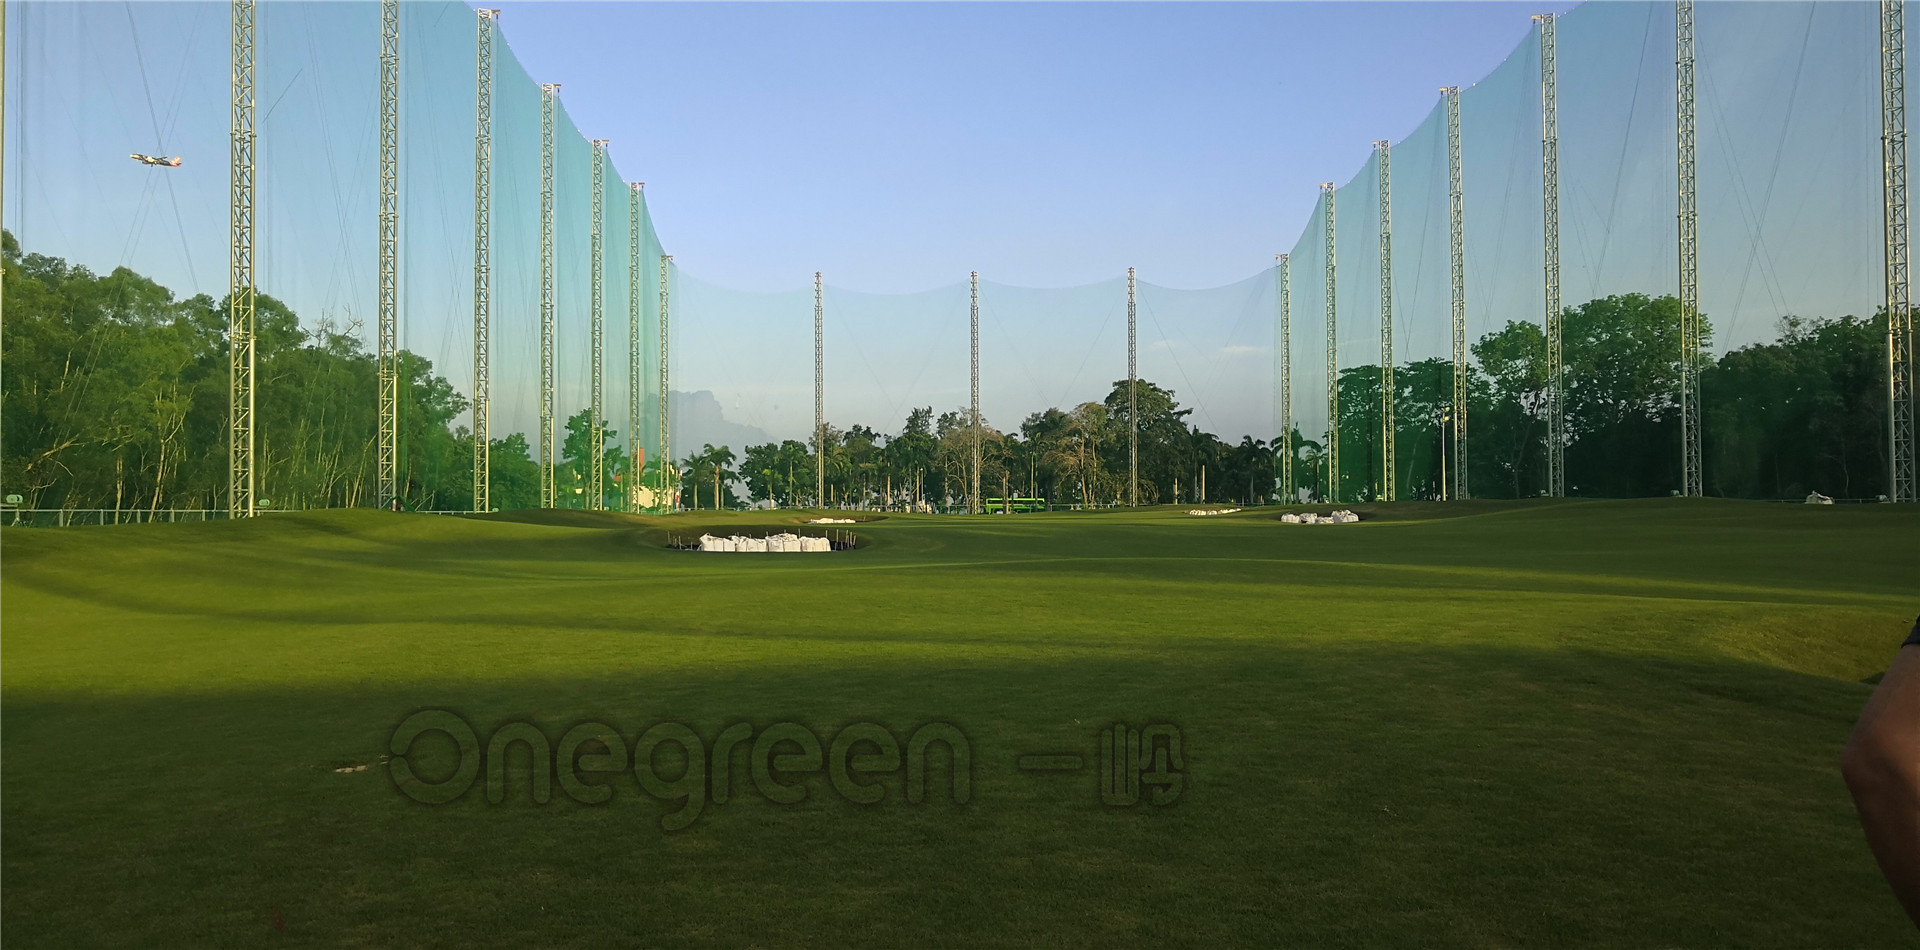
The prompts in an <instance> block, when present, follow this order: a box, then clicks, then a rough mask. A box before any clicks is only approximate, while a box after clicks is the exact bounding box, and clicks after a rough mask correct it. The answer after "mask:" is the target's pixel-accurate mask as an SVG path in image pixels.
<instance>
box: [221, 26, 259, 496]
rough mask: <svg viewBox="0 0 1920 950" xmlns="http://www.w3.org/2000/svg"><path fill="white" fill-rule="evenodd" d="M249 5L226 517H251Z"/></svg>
mask: <svg viewBox="0 0 1920 950" xmlns="http://www.w3.org/2000/svg"><path fill="white" fill-rule="evenodd" d="M253 36H254V6H253V0H234V3H233V77H232V78H233V102H232V107H233V127H232V136H233V138H232V142H231V144H230V149H231V151H230V154H229V159H230V162H231V175H230V186H231V187H230V191H229V195H228V201H229V213H230V218H229V222H228V223H229V228H230V231H229V242H230V243H229V256H228V267H227V370H228V374H227V410H228V411H227V420H228V430H227V516H228V517H230V518H251V517H253V497H254V472H253V403H254V378H253V327H254V324H253V289H254V282H253V178H254V151H253V146H254V99H253V79H254V58H253Z"/></svg>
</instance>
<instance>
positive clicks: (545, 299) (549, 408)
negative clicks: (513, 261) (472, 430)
mask: <svg viewBox="0 0 1920 950" xmlns="http://www.w3.org/2000/svg"><path fill="white" fill-rule="evenodd" d="M559 92H560V84H559V83H557V82H548V83H541V84H540V507H542V508H553V507H556V505H557V503H558V497H557V492H556V491H555V488H554V483H553V466H554V452H553V112H554V107H555V105H556V104H557V102H556V96H557V95H558V94H559Z"/></svg>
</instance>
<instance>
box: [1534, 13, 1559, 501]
mask: <svg viewBox="0 0 1920 950" xmlns="http://www.w3.org/2000/svg"><path fill="white" fill-rule="evenodd" d="M1533 19H1534V22H1536V23H1538V24H1540V204H1541V209H1542V216H1543V220H1542V224H1543V225H1544V227H1543V229H1542V241H1543V249H1544V252H1545V261H1546V263H1545V266H1544V268H1543V274H1544V277H1545V282H1546V326H1545V327H1544V329H1545V331H1546V336H1547V407H1546V412H1547V494H1548V495H1551V496H1552V497H1554V498H1561V497H1564V496H1565V495H1566V493H1567V472H1566V466H1567V456H1566V448H1567V394H1566V385H1567V381H1566V370H1565V368H1564V367H1563V366H1562V365H1561V356H1560V342H1561V336H1562V334H1561V326H1560V323H1561V313H1560V118H1559V112H1558V109H1557V107H1556V104H1555V100H1556V91H1555V81H1556V79H1557V77H1558V75H1559V66H1558V63H1557V61H1556V59H1555V50H1554V34H1553V14H1551V13H1541V14H1537V15H1535V16H1534V18H1533Z"/></svg>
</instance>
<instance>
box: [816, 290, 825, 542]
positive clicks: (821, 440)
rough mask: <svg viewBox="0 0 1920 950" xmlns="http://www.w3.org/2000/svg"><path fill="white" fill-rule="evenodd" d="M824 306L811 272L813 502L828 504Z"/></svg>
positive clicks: (822, 291) (823, 296)
mask: <svg viewBox="0 0 1920 950" xmlns="http://www.w3.org/2000/svg"><path fill="white" fill-rule="evenodd" d="M826 337H827V305H826V295H825V293H824V287H823V285H822V283H821V280H820V272H819V271H814V272H813V499H814V501H813V503H814V504H815V505H816V506H820V507H825V506H826V503H827V343H826Z"/></svg>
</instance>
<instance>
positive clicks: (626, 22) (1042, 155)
mask: <svg viewBox="0 0 1920 950" xmlns="http://www.w3.org/2000/svg"><path fill="white" fill-rule="evenodd" d="M1571 6H1572V4H1569V3H1564V2H1561V3H1551V2H1543V3H1537V4H1517V3H1447V4H1440V3H1369V4H1328V3H1310V4H1256V3H1189V4H1158V3H1123V4H1108V3H1047V4H1015V3H977V4H946V3H924V4H921V3H915V4H888V3H838V4H792V5H780V4H735V3H706V4H682V3H650V4H625V3H620V4H616V3H508V4H505V5H504V9H505V14H504V15H503V19H502V28H503V31H504V32H505V35H506V37H507V39H508V41H509V42H510V43H511V44H512V46H513V49H514V52H515V54H516V55H517V56H518V57H519V59H520V61H521V62H522V63H523V64H525V66H526V67H527V70H528V72H529V73H530V74H532V75H533V77H534V78H536V79H539V80H541V81H557V82H561V83H564V90H563V96H564V98H565V101H566V104H567V108H568V111H569V113H570V114H571V115H572V116H573V117H574V119H575V121H576V122H577V123H579V125H580V127H581V130H582V132H583V133H585V134H588V135H590V136H593V137H605V138H609V139H612V140H613V149H614V152H615V155H616V156H617V158H618V161H619V164H620V167H621V170H622V172H623V173H625V174H627V175H628V176H634V177H639V178H642V179H644V180H646V181H647V182H648V185H647V196H648V201H649V206H650V208H651V209H652V212H653V215H654V219H655V222H656V224H657V226H658V228H659V230H660V233H661V236H662V238H663V240H664V242H665V244H666V246H667V249H668V250H669V251H671V252H673V253H674V254H675V255H676V260H677V261H678V262H679V263H680V264H681V265H682V266H683V267H685V268H686V269H687V270H688V271H689V272H691V273H694V274H698V275H700V276H701V277H703V278H706V279H709V280H712V281H715V282H717V283H721V284H725V285H727V286H731V287H736V288H740V289H749V290H777V289H787V288H794V287H800V286H803V285H805V284H807V283H809V282H810V280H811V275H812V273H813V271H815V270H822V271H825V272H826V273H827V274H828V279H829V280H830V281H832V282H834V283H835V284H837V285H839V286H843V287H852V288H857V289H860V290H869V291H879V292H905V291H914V290H921V289H926V288H930V287H936V286H941V285H945V284H949V283H952V282H953V281H955V280H961V279H964V278H965V276H966V273H967V272H968V271H969V270H976V269H977V270H979V271H981V272H982V274H983V275H986V276H988V277H990V278H992V279H994V280H997V281H1000V282H1004V283H1010V284H1019V285H1026V286H1041V287H1047V286H1068V285H1076V284H1083V283H1089V282H1093V281H1098V280H1104V279H1108V278H1111V277H1114V276H1116V275H1119V274H1122V273H1124V272H1125V269H1126V268H1127V267H1128V266H1136V267H1139V268H1140V269H1141V274H1142V276H1143V279H1148V280H1151V281H1153V282H1155V283H1158V284H1161V285H1165V286H1175V287H1211V286H1218V285H1222V284H1226V283H1230V282H1232V281H1236V280H1239V279H1242V278H1245V277H1247V276H1249V275H1250V274H1253V273H1255V272H1257V271H1259V270H1260V269H1261V268H1264V267H1268V266H1270V265H1271V263H1272V260H1273V254H1274V253H1276V252H1277V251H1281V250H1284V249H1286V248H1287V247H1289V246H1291V245H1292V243H1293V241H1294V239H1295V238H1296V237H1297V236H1298V235H1299V233H1300V231H1301V229H1302V228H1303V227H1305V226H1306V223H1307V219H1308V216H1309V214H1310V213H1311V209H1312V205H1313V202H1314V200H1315V195H1316V192H1315V186H1316V185H1317V184H1318V183H1319V182H1321V181H1325V180H1329V179H1335V178H1337V179H1340V180H1342V181H1344V180H1345V179H1346V178H1347V177H1348V176H1350V175H1352V174H1353V173H1354V172H1355V171H1356V170H1357V169H1358V168H1359V167H1360V166H1361V165H1362V164H1363V163H1364V162H1365V161H1366V158H1367V155H1368V153H1369V149H1370V143H1371V142H1372V141H1373V140H1374V139H1379V138H1389V137H1391V138H1395V139H1397V138H1399V137H1401V136H1404V135H1406V134H1407V133H1408V132H1410V131H1411V130H1412V129H1413V128H1414V127H1415V126H1416V125H1417V124H1418V123H1419V122H1420V120H1421V119H1422V118H1423V117H1424V116H1425V115H1426V114H1427V113H1428V111H1429V110H1431V109H1432V108H1433V105H1434V103H1435V101H1436V99H1437V89H1438V87H1439V86H1441V85H1446V84H1454V83H1457V84H1461V85H1467V84H1470V83H1472V82H1473V81H1475V80H1477V79H1479V78H1480V77H1481V76H1483V75H1485V74H1487V73H1488V72H1490V71H1491V70H1492V69H1493V68H1494V67H1495V66H1496V65H1498V64H1499V63H1500V62H1501V61H1502V60H1503V59H1504V58H1505V57H1506V56H1507V54H1508V53H1509V52H1511V51H1512V50H1513V49H1514V47H1515V45H1516V44H1518V43H1520V42H1521V41H1522V40H1523V39H1524V38H1525V37H1526V35H1527V32H1528V30H1529V28H1530V25H1531V24H1530V21H1529V14H1532V13H1537V12H1543V11H1548V10H1552V11H1562V10H1565V9H1567V8H1569V7H1571Z"/></svg>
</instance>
